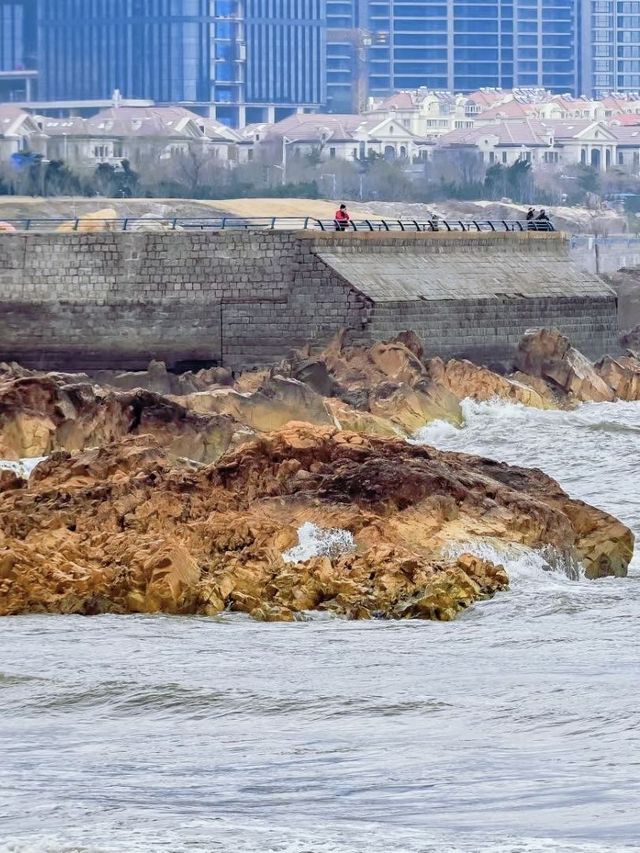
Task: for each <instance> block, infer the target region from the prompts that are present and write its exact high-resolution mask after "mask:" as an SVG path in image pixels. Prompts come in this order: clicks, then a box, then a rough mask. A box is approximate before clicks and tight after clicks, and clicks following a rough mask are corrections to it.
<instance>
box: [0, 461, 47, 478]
mask: <svg viewBox="0 0 640 853" xmlns="http://www.w3.org/2000/svg"><path fill="white" fill-rule="evenodd" d="M45 459H47V457H46V456H31V457H25V458H24V459H19V460H18V461H14V460H11V459H0V468H1V469H4V470H5V471H15V472H16V474H17V475H18V476H19V477H24V478H25V480H28V479H29V477H30V476H31V474H32V473H33V470H34V468H35V467H36V465H39V464H40V463H41V462H44V460H45Z"/></svg>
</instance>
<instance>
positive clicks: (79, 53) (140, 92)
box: [38, 0, 325, 124]
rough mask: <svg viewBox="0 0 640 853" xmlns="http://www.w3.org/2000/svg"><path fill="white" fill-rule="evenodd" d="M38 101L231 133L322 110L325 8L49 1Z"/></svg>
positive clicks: (44, 8)
mask: <svg viewBox="0 0 640 853" xmlns="http://www.w3.org/2000/svg"><path fill="white" fill-rule="evenodd" d="M38 23H39V66H40V97H41V98H42V99H43V100H48V101H60V100H85V101H87V100H95V99H104V98H108V97H110V95H111V93H112V92H113V91H114V90H115V89H118V90H120V92H122V94H123V95H124V96H125V97H127V98H141V99H148V100H153V101H155V102H156V103H160V104H163V103H182V104H189V105H190V106H192V107H195V108H202V109H203V110H207V111H209V112H210V113H212V114H214V115H215V116H216V117H217V118H219V119H221V120H223V121H227V122H229V123H230V124H237V123H239V122H240V123H242V122H243V121H244V120H245V118H247V119H248V120H266V119H268V118H269V119H273V118H274V117H275V118H278V117H282V116H284V115H286V114H289V113H290V112H293V111H295V110H297V109H305V108H306V109H313V108H317V107H319V106H320V105H321V104H323V102H324V99H325V90H324V24H325V20H324V5H323V0H55V2H51V0H46V2H41V3H40V7H39V21H38Z"/></svg>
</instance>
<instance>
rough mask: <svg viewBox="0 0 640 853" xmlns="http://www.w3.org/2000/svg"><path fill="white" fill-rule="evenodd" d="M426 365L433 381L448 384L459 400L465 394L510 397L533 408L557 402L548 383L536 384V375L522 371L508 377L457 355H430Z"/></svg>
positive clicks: (480, 397) (478, 397)
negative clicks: (448, 359)
mask: <svg viewBox="0 0 640 853" xmlns="http://www.w3.org/2000/svg"><path fill="white" fill-rule="evenodd" d="M428 367H429V375H430V376H431V378H432V379H433V381H434V382H435V383H437V384H438V385H440V386H441V387H443V388H447V389H448V390H449V391H450V392H451V394H453V396H454V397H455V398H456V399H458V400H464V399H465V398H466V397H471V398H472V399H473V400H478V401H479V402H485V401H487V400H494V399H501V400H510V401H512V402H514V403H522V404H523V405H524V406H531V407H533V408H535V409H549V408H554V406H555V405H556V400H555V399H554V397H553V394H552V392H551V391H550V389H549V388H548V386H546V385H545V383H544V382H541V383H540V384H539V385H537V387H535V386H536V378H535V377H528V376H526V375H525V374H518V377H517V378H516V377H510V378H507V377H506V376H500V375H499V374H498V373H494V372H493V371H491V370H489V369H488V368H487V367H480V366H479V365H477V364H473V363H472V362H470V361H458V360H456V359H451V360H450V361H447V362H444V361H443V360H442V359H441V358H432V359H431V360H430V361H429V363H428Z"/></svg>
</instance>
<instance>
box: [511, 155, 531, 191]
mask: <svg viewBox="0 0 640 853" xmlns="http://www.w3.org/2000/svg"><path fill="white" fill-rule="evenodd" d="M506 185H507V193H508V195H509V196H510V197H511V198H512V199H513V200H514V201H517V202H523V201H527V200H528V199H530V198H531V197H532V195H533V174H532V171H531V161H530V160H524V159H523V158H518V159H517V160H516V161H515V163H512V164H511V165H510V166H509V167H508V169H507V175H506Z"/></svg>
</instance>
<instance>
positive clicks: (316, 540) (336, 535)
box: [282, 521, 356, 563]
mask: <svg viewBox="0 0 640 853" xmlns="http://www.w3.org/2000/svg"><path fill="white" fill-rule="evenodd" d="M355 549H356V543H355V540H354V538H353V534H352V533H350V532H349V531H348V530H342V529H341V528H339V527H329V528H322V527H318V526H317V525H316V524H313V522H311V521H306V522H305V523H304V524H303V525H302V526H301V527H300V528H299V529H298V544H297V545H294V547H293V548H290V549H289V550H288V551H285V552H284V554H283V555H282V556H283V558H284V560H285V562H286V563H303V562H304V561H305V560H310V559H311V558H312V557H324V556H327V557H337V556H338V555H339V554H348V553H350V552H351V551H355Z"/></svg>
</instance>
